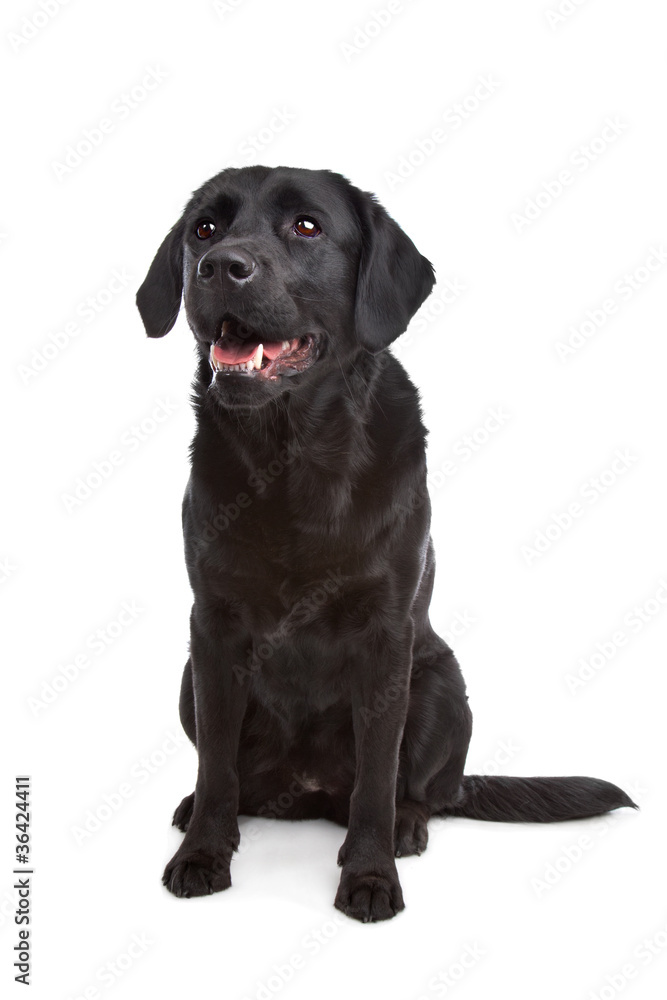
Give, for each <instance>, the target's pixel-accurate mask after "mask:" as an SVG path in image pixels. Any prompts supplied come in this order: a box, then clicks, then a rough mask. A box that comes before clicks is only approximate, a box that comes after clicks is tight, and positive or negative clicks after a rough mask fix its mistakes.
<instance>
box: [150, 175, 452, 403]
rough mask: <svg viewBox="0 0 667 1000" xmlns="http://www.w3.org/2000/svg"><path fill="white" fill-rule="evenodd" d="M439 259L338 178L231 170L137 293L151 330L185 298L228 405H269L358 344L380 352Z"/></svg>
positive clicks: (168, 241)
mask: <svg viewBox="0 0 667 1000" xmlns="http://www.w3.org/2000/svg"><path fill="white" fill-rule="evenodd" d="M433 282H434V278H433V268H432V267H431V264H430V263H429V262H428V261H427V260H426V258H425V257H422V256H421V254H420V253H419V252H418V251H417V249H416V247H415V246H414V244H413V243H412V242H411V240H410V239H409V238H408V237H407V236H406V235H405V233H404V232H403V231H402V229H400V227H399V226H398V225H397V224H396V223H395V222H394V220H393V219H391V218H390V217H389V215H387V213H386V212H385V210H384V209H383V208H382V206H381V205H379V204H378V202H377V201H375V199H374V198H373V197H372V196H371V195H369V194H365V193H364V192H362V191H360V190H359V189H358V188H355V187H353V186H352V185H351V184H350V183H349V182H348V181H347V180H346V179H345V178H344V177H342V176H341V175H340V174H335V173H331V172H329V171H326V170H302V169H292V168H287V167H277V168H274V169H271V168H269V167H244V168H241V169H230V170H225V171H223V172H222V173H220V174H218V175H217V176H216V177H213V178H212V179H211V180H210V181H208V182H207V183H206V184H204V185H203V186H202V187H201V188H200V189H199V190H198V191H196V192H195V193H194V195H193V196H192V198H191V199H190V201H189V203H188V204H187V206H186V208H185V211H184V213H183V215H182V217H181V218H180V219H179V221H178V222H177V223H176V225H175V226H174V227H173V229H172V230H171V231H170V233H169V234H168V236H167V237H166V238H165V240H164V241H163V243H162V245H161V246H160V248H159V250H158V252H157V254H156V256H155V259H154V260H153V263H152V264H151V266H150V269H149V271H148V274H147V276H146V278H145V280H144V283H143V284H142V286H141V288H140V289H139V291H138V293H137V306H138V308H139V312H140V313H141V318H142V320H143V322H144V326H145V327H146V332H147V334H148V336H149V337H162V336H164V334H165V333H168V332H169V330H171V328H172V326H173V325H174V323H175V322H176V317H177V316H178V312H179V309H180V306H181V298H182V299H183V300H184V303H185V311H186V315H187V319H188V323H189V324H190V327H191V329H192V332H193V333H194V335H195V338H196V341H197V345H198V348H199V350H200V352H201V354H202V356H203V357H205V358H208V359H209V362H210V366H211V388H212V389H213V390H214V391H215V392H216V394H217V395H218V399H219V402H220V403H222V405H224V406H228V407H235V406H261V405H263V404H264V403H266V402H268V401H269V400H270V399H272V398H275V396H277V395H279V394H280V393H282V392H284V391H285V390H286V389H290V388H296V387H297V386H298V385H299V384H301V383H302V382H304V381H309V380H311V379H317V378H318V377H319V375H318V373H323V372H325V371H326V369H327V368H329V367H330V366H336V367H338V365H339V364H343V363H344V362H346V361H348V360H350V358H351V357H352V356H353V355H354V354H355V353H357V352H359V351H363V350H365V351H369V352H371V353H373V354H376V353H378V352H379V351H382V350H384V348H386V347H387V346H388V345H389V344H390V343H391V342H392V341H393V340H395V339H396V337H398V336H400V334H401V333H403V332H404V330H405V329H406V327H407V325H408V323H409V321H410V319H411V317H412V316H413V315H414V313H415V312H416V310H417V309H418V308H419V306H420V305H421V304H422V302H423V301H424V299H425V298H426V297H427V295H428V294H429V293H430V291H431V289H432V287H433Z"/></svg>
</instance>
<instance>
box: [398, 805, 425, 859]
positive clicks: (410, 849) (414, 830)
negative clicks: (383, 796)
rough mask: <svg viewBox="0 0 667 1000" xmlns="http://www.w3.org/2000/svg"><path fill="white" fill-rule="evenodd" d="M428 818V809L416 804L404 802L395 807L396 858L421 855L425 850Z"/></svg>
mask: <svg viewBox="0 0 667 1000" xmlns="http://www.w3.org/2000/svg"><path fill="white" fill-rule="evenodd" d="M428 818H429V812H428V809H426V807H425V806H422V805H420V804H419V803H417V802H404V803H400V804H399V805H397V806H396V823H395V826H394V854H395V855H396V857H397V858H404V857H407V856H408V855H409V854H422V853H423V852H424V851H425V850H426V845H427V844H428V827H427V823H428Z"/></svg>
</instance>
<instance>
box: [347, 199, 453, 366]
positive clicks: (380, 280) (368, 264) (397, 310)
mask: <svg viewBox="0 0 667 1000" xmlns="http://www.w3.org/2000/svg"><path fill="white" fill-rule="evenodd" d="M359 217H360V221H361V229H362V251H361V259H360V261H359V273H358V276H357V293H356V300H355V325H356V331H357V337H358V338H359V341H360V342H361V344H363V346H364V347H365V348H366V349H367V350H368V351H370V352H371V353H373V354H376V353H378V352H379V351H382V350H383V349H384V348H385V347H388V345H389V344H390V343H391V342H392V341H393V340H395V339H396V338H397V337H399V336H400V335H401V334H402V333H404V332H405V329H406V327H407V325H408V323H409V322H410V320H411V319H412V317H413V316H414V314H415V313H416V311H417V309H419V307H420V305H421V304H422V302H423V301H424V300H425V299H426V298H427V296H428V295H429V294H430V292H431V289H432V288H433V285H434V283H435V277H434V275H433V266H432V264H431V263H430V261H428V260H427V259H426V257H422V255H421V254H420V253H419V251H418V250H417V248H416V246H415V245H414V243H413V242H412V240H411V239H410V238H409V237H408V236H406V234H405V233H404V232H403V230H402V229H401V227H400V226H399V225H398V223H396V222H394V220H393V219H392V218H391V216H390V215H388V214H387V212H386V211H385V210H384V208H383V207H382V205H380V204H379V202H377V201H376V200H375V198H374V197H373V196H372V195H365V197H364V201H363V202H362V203H361V204H360V205H359Z"/></svg>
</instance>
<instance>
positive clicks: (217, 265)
mask: <svg viewBox="0 0 667 1000" xmlns="http://www.w3.org/2000/svg"><path fill="white" fill-rule="evenodd" d="M256 270H257V262H256V261H255V259H254V258H253V257H251V256H250V254H249V253H247V252H246V251H245V250H242V249H241V248H240V247H219V246H218V247H214V248H213V249H211V250H209V251H208V253H205V254H204V256H203V257H202V258H201V260H200V261H199V264H198V265H197V282H198V283H199V284H200V285H211V284H213V283H214V282H215V281H216V280H220V281H222V283H223V285H227V286H228V287H233V288H236V287H238V286H239V285H242V284H243V283H244V282H246V281H249V280H250V279H251V278H252V277H253V275H254V274H255V271H256Z"/></svg>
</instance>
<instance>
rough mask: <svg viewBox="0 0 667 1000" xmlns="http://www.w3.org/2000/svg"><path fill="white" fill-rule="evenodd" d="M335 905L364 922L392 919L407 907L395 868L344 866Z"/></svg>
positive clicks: (347, 914)
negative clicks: (354, 868) (358, 869)
mask: <svg viewBox="0 0 667 1000" xmlns="http://www.w3.org/2000/svg"><path fill="white" fill-rule="evenodd" d="M334 906H335V907H336V909H337V910H341V911H342V912H343V913H345V914H346V916H348V917H352V918H353V919H354V920H361V921H362V923H364V924H367V923H369V922H371V921H375V920H390V919H391V917H394V916H396V914H397V913H398V912H399V911H400V910H403V909H405V903H404V902H403V893H402V891H401V885H400V882H399V881H398V875H397V873H396V871H395V870H394V871H393V872H392V871H377V872H351V871H350V870H349V869H348V868H343V873H342V875H341V879H340V885H339V886H338V892H337V893H336V899H335V901H334Z"/></svg>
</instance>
